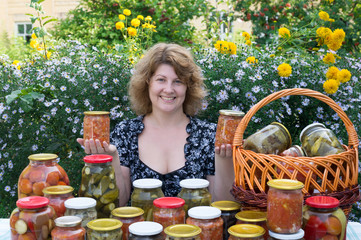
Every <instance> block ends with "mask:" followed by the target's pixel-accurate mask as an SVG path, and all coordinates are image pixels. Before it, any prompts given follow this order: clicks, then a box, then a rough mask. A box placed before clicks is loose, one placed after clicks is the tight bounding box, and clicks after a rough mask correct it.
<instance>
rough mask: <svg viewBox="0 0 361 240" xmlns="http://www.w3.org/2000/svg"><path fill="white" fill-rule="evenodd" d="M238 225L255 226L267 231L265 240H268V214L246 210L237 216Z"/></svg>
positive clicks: (264, 236)
mask: <svg viewBox="0 0 361 240" xmlns="http://www.w3.org/2000/svg"><path fill="white" fill-rule="evenodd" d="M236 218H237V224H253V225H258V226H260V227H262V228H263V229H264V230H265V233H264V235H263V238H264V240H268V227H267V223H266V222H267V212H262V211H255V210H254V211H252V210H245V211H241V212H238V213H237V214H236Z"/></svg>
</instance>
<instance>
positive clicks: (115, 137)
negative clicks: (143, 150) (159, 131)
mask: <svg viewBox="0 0 361 240" xmlns="http://www.w3.org/2000/svg"><path fill="white" fill-rule="evenodd" d="M143 118H144V116H138V117H137V118H134V119H131V120H125V121H122V122H120V123H118V124H117V125H116V126H115V128H114V130H113V132H112V133H111V136H110V138H111V140H110V141H111V143H112V144H114V145H115V146H116V147H117V149H118V152H119V158H120V164H121V165H122V166H125V167H128V168H129V169H130V178H131V179H130V180H131V182H133V181H134V180H137V179H141V178H156V179H159V180H161V181H162V182H163V186H162V190H163V192H164V195H165V196H177V194H178V193H179V192H180V190H181V187H180V186H179V181H181V180H183V179H187V178H203V179H205V178H206V177H207V175H214V171H215V166H214V139H215V133H216V127H217V126H216V124H214V123H208V122H206V121H202V120H200V119H197V118H194V117H189V118H190V123H189V124H188V125H187V127H186V131H187V133H188V134H189V136H188V138H187V143H186V144H185V146H184V155H185V159H186V162H185V165H184V166H183V167H182V168H180V169H178V170H175V171H173V172H170V173H167V174H161V173H158V172H157V171H155V170H153V169H151V168H150V167H148V166H147V165H145V164H144V163H143V162H142V161H141V160H140V159H139V149H138V136H139V134H140V133H141V132H142V131H143V129H144V124H143Z"/></svg>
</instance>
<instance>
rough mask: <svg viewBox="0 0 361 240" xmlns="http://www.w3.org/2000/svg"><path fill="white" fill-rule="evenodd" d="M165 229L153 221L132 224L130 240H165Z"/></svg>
mask: <svg viewBox="0 0 361 240" xmlns="http://www.w3.org/2000/svg"><path fill="white" fill-rule="evenodd" d="M162 232H163V227H162V225H161V224H159V223H156V222H151V221H143V222H136V223H132V224H130V226H129V238H128V240H163V239H164V236H163V235H162Z"/></svg>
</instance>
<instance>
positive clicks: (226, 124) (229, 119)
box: [215, 109, 244, 147]
mask: <svg viewBox="0 0 361 240" xmlns="http://www.w3.org/2000/svg"><path fill="white" fill-rule="evenodd" d="M243 116H244V113H243V112H240V111H234V110H224V109H222V110H219V117H218V123H217V131H216V141H215V146H216V147H220V146H221V145H222V144H233V138H234V134H235V132H236V129H237V127H238V124H239V123H240V122H241V120H242V118H243Z"/></svg>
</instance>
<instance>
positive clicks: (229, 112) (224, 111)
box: [219, 109, 244, 117]
mask: <svg viewBox="0 0 361 240" xmlns="http://www.w3.org/2000/svg"><path fill="white" fill-rule="evenodd" d="M219 114H222V115H226V116H235V117H243V116H244V112H242V111H236V110H227V109H221V110H219Z"/></svg>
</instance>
